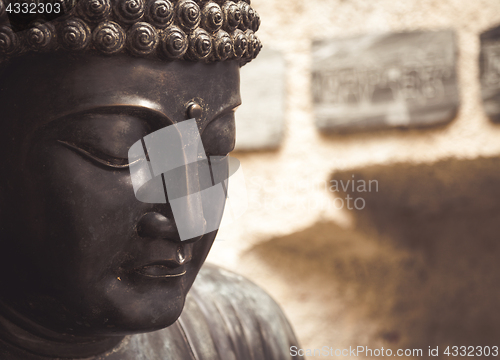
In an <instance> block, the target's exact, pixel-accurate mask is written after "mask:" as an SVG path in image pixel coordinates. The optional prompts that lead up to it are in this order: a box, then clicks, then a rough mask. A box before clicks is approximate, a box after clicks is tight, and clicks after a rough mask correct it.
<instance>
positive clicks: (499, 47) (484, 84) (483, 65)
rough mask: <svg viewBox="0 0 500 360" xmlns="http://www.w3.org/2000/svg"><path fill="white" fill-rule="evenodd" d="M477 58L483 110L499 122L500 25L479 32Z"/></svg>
mask: <svg viewBox="0 0 500 360" xmlns="http://www.w3.org/2000/svg"><path fill="white" fill-rule="evenodd" d="M479 60H480V61H479V64H480V69H481V75H480V76H481V92H482V96H483V103H484V109H485V112H486V114H487V115H488V116H489V117H490V119H491V120H493V121H496V122H500V26H498V27H496V28H493V29H490V30H488V31H486V32H484V33H483V34H481V55H480V59H479Z"/></svg>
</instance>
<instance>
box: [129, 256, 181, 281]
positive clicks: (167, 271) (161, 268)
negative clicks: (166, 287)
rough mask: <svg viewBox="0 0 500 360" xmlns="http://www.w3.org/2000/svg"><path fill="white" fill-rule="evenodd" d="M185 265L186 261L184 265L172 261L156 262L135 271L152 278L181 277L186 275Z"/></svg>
mask: <svg viewBox="0 0 500 360" xmlns="http://www.w3.org/2000/svg"><path fill="white" fill-rule="evenodd" d="M184 264H185V262H184V261H183V262H182V264H179V263H178V262H176V261H172V260H163V261H154V262H152V263H149V264H146V265H144V266H141V267H138V268H136V269H135V271H136V272H137V273H139V274H141V275H144V276H146V277H150V278H171V277H179V276H182V275H184V274H186V269H185V266H184Z"/></svg>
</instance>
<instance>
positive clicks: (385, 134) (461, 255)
mask: <svg viewBox="0 0 500 360" xmlns="http://www.w3.org/2000/svg"><path fill="white" fill-rule="evenodd" d="M252 5H253V6H254V7H255V8H256V9H257V11H258V12H259V13H260V15H261V18H262V26H261V29H260V30H259V34H260V35H259V37H260V38H261V39H262V42H263V43H264V44H265V46H266V47H269V48H272V49H275V50H278V51H281V52H282V54H283V56H284V58H285V63H286V65H285V66H286V72H285V84H286V86H285V88H286V96H285V110H284V132H283V135H282V136H283V137H282V141H281V144H280V146H279V147H278V148H277V149H276V150H261V151H247V152H236V153H234V154H233V156H235V157H237V158H238V159H239V160H240V161H241V163H242V166H243V171H244V174H245V180H246V185H247V190H248V196H249V208H248V211H247V213H246V214H245V215H244V216H243V217H242V218H240V219H239V220H238V221H237V222H235V223H234V224H232V225H229V226H228V227H226V228H223V229H221V230H220V233H219V236H218V241H216V243H215V244H214V247H213V250H212V252H211V254H210V255H209V261H211V262H214V263H217V264H219V265H220V266H223V267H226V268H228V269H231V270H234V271H236V272H239V273H241V274H243V275H245V276H247V277H248V278H250V279H251V280H253V281H254V282H256V283H257V284H259V285H260V286H262V287H263V288H264V289H266V290H267V291H268V292H269V293H270V294H271V295H272V296H273V297H274V298H275V299H276V300H277V301H278V302H279V303H280V304H281V306H282V307H283V309H284V310H285V312H286V313H287V315H288V317H289V319H290V321H291V323H292V325H293V326H294V329H295V332H296V334H297V336H298V338H299V341H300V343H301V346H302V347H303V348H321V347H323V346H329V347H333V348H334V349H335V348H340V349H343V348H349V346H353V347H354V346H358V345H360V346H371V347H373V348H381V347H382V346H383V347H385V348H393V349H398V348H422V349H424V351H426V349H428V347H429V346H432V347H435V346H440V348H441V349H442V350H444V348H442V347H445V346H448V345H458V346H460V345H467V346H468V345H474V346H478V345H483V346H485V345H490V346H493V345H500V344H498V343H495V341H497V340H498V339H499V338H500V312H499V311H498V310H497V307H498V303H499V300H500V288H499V286H498V284H499V283H500V282H499V280H500V266H499V265H498V259H499V258H500V246H499V241H498V240H499V236H498V232H499V230H500V201H499V200H500V190H499V189H500V156H499V155H500V125H495V124H494V123H492V122H490V121H489V119H488V118H487V117H486V115H485V113H484V110H483V106H482V103H481V95H480V83H479V65H478V57H479V35H480V33H481V32H483V31H485V30H487V29H488V28H490V27H493V26H496V25H500V2H499V1H498V0H475V1H469V0H401V1H393V0H378V1H368V0H307V1H306V0H289V1H281V0H252ZM448 28H451V29H455V30H456V33H457V43H458V52H459V53H458V65H457V70H458V78H459V87H460V102H461V104H460V110H459V113H458V115H457V117H456V119H454V120H453V121H452V122H451V123H450V124H448V125H446V126H441V127H437V128H429V129H424V130H422V129H420V130H397V129H396V130H383V131H377V132H363V133H355V134H344V135H323V134H321V133H320V132H319V131H318V130H317V128H316V126H315V121H314V113H313V105H312V95H311V91H310V81H311V76H310V72H311V65H312V59H311V43H312V40H313V39H326V38H335V37H346V36H353V35H360V34H370V33H374V32H384V31H386V32H392V31H411V30H437V29H448ZM247 66H249V67H250V66H252V64H249V65H247ZM243 101H245V99H243ZM236 116H238V112H236ZM330 180H335V181H337V183H340V181H342V182H343V184H347V181H352V180H355V181H356V184H361V183H362V182H363V181H366V183H368V181H370V180H372V181H376V182H377V183H376V184H377V185H378V188H377V189H378V191H375V188H373V189H372V191H366V192H363V191H358V190H359V189H358V188H354V191H353V188H352V187H351V186H348V187H345V189H342V188H340V189H338V190H339V191H333V190H335V189H332V188H331V187H330V186H331V184H332V183H330ZM360 181H361V182H360ZM350 184H352V183H350ZM374 184H375V183H374ZM347 196H350V197H352V198H353V199H356V198H358V197H362V198H363V200H364V202H363V204H365V206H364V207H363V209H362V210H356V209H354V210H348V209H347V204H345V206H344V208H341V209H339V204H340V202H339V201H337V202H334V201H335V199H336V198H340V199H343V200H344V201H345V199H346V198H347ZM360 204H361V203H358V205H360ZM351 207H352V204H351ZM442 350H441V353H442Z"/></svg>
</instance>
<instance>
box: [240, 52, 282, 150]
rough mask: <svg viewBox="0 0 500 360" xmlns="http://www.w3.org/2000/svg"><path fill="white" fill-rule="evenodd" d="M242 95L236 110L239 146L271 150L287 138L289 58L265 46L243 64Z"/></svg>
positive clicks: (248, 148) (244, 148)
mask: <svg viewBox="0 0 500 360" xmlns="http://www.w3.org/2000/svg"><path fill="white" fill-rule="evenodd" d="M241 99H242V101H243V104H242V105H241V106H240V107H239V108H238V110H237V111H236V148H235V149H236V150H240V151H248V150H268V149H275V148H277V147H279V145H280V143H281V141H282V138H283V128H284V107H285V60H284V58H283V55H282V54H281V53H280V52H279V51H276V50H272V49H268V48H267V47H264V48H263V49H262V51H261V53H260V54H259V56H258V57H257V58H256V59H255V60H253V61H252V62H251V63H250V64H248V65H245V66H244V67H242V68H241Z"/></svg>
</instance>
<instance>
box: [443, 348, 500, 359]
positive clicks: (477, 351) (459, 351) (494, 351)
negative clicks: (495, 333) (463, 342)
mask: <svg viewBox="0 0 500 360" xmlns="http://www.w3.org/2000/svg"><path fill="white" fill-rule="evenodd" d="M444 354H445V355H448V356H491V357H495V356H498V346H448V347H447V348H446V350H445V351H444Z"/></svg>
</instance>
